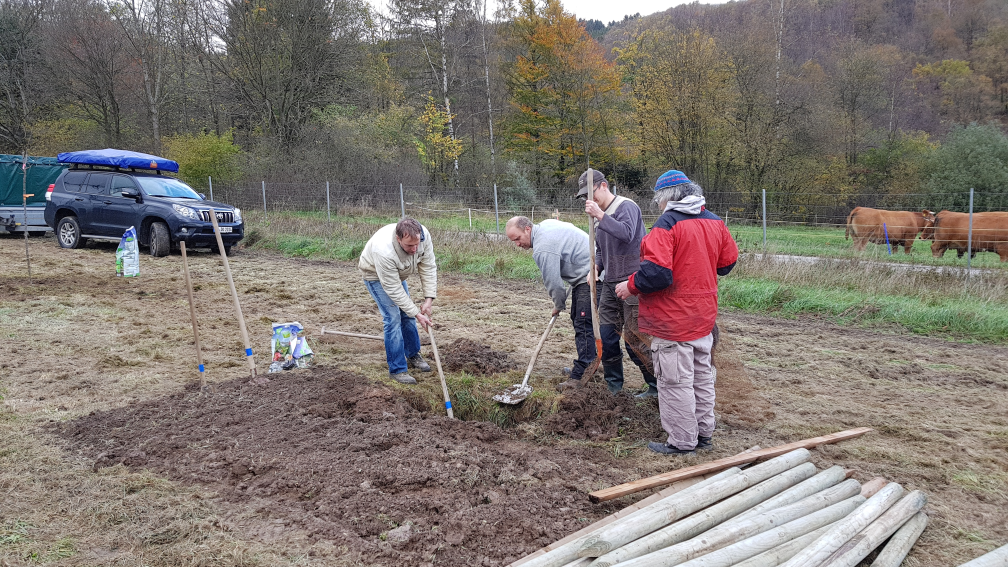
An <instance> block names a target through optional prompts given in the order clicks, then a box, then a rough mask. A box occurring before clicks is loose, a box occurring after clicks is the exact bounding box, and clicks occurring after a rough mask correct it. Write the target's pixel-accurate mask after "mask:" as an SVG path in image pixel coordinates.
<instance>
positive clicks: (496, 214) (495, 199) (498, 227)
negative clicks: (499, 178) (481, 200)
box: [494, 183, 500, 234]
mask: <svg viewBox="0 0 1008 567" xmlns="http://www.w3.org/2000/svg"><path fill="white" fill-rule="evenodd" d="M494 215H495V216H496V217H497V234H500V209H499V208H497V184H496V183H494Z"/></svg>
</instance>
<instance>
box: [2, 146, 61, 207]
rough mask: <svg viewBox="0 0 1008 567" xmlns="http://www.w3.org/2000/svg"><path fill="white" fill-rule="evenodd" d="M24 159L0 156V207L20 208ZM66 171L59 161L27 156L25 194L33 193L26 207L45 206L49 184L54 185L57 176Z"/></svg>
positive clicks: (50, 158)
mask: <svg viewBox="0 0 1008 567" xmlns="http://www.w3.org/2000/svg"><path fill="white" fill-rule="evenodd" d="M23 161H24V158H23V157H22V156H14V155H7V154H0V207H12V206H18V207H20V206H21V204H22V203H21V189H22V187H24V185H23V184H24V182H25V180H24V177H23V176H24V171H22V169H21V166H22V162H23ZM64 169H66V166H64V165H60V162H59V160H57V159H56V158H53V157H32V156H28V167H27V172H28V180H27V181H28V185H27V190H26V191H25V192H26V193H34V195H33V196H31V197H28V205H29V206H31V205H35V206H37V207H38V206H43V207H44V206H45V194H46V190H47V189H49V184H50V183H54V182H55V181H56V178H57V177H59V174H60V173H62V172H63V170H64Z"/></svg>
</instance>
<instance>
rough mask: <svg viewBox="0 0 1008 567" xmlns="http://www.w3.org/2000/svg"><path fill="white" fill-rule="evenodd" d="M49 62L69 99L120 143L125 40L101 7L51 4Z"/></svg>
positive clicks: (68, 0)
mask: <svg viewBox="0 0 1008 567" xmlns="http://www.w3.org/2000/svg"><path fill="white" fill-rule="evenodd" d="M54 20H55V25H54V26H53V30H52V31H53V33H52V43H53V45H54V46H55V48H56V50H55V53H54V55H55V57H53V61H52V65H53V67H55V68H56V69H57V70H58V72H59V74H60V76H61V77H62V78H63V85H64V87H65V89H66V91H67V92H68V93H69V95H70V97H71V98H73V99H74V100H76V101H77V103H78V104H79V105H80V108H81V109H82V110H83V111H84V113H85V114H86V115H87V116H88V117H89V118H91V119H92V120H94V121H95V122H96V123H98V125H99V126H100V127H101V129H102V130H103V131H104V133H105V142H106V143H107V144H108V145H111V146H119V145H120V144H121V143H122V118H123V116H122V114H123V113H122V108H121V107H122V91H123V89H124V87H125V86H126V84H125V83H126V81H127V79H128V78H129V76H128V73H126V69H127V66H128V60H127V58H126V57H125V40H124V38H123V34H122V30H121V28H120V27H119V26H118V25H116V24H115V22H113V21H112V18H111V16H110V15H109V13H108V11H107V10H106V9H105V6H104V5H102V4H101V3H100V2H98V1H96V0H84V1H80V0H62V1H61V2H59V3H58V4H57V6H56V8H55V18H54Z"/></svg>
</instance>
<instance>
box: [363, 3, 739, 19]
mask: <svg viewBox="0 0 1008 567" xmlns="http://www.w3.org/2000/svg"><path fill="white" fill-rule="evenodd" d="M368 1H369V2H371V5H372V6H375V7H377V8H378V10H379V11H380V12H382V13H385V12H386V9H385V4H386V0H368ZM721 1H726V0H715V1H712V0H702V1H701V3H702V4H719V3H721ZM562 2H563V6H564V9H565V10H566V11H568V12H571V13H573V14H574V15H575V16H577V17H578V18H579V19H582V20H601V21H602V22H603V23H605V24H608V23H609V22H612V21H619V20H622V19H623V16H632V15H634V14H636V13H638V12H639V13H640V15H642V16H647V15H648V14H653V13H655V12H661V11H664V10H667V9H669V8H671V7H672V6H677V5H679V4H688V3H689V0H562ZM495 4H496V2H495V1H494V0H490V5H489V8H490V11H491V13H492V11H493V9H494V7H495Z"/></svg>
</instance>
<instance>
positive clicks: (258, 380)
mask: <svg viewBox="0 0 1008 567" xmlns="http://www.w3.org/2000/svg"><path fill="white" fill-rule="evenodd" d="M210 222H211V223H213V230H214V236H216V237H217V250H219V251H220V256H221V260H222V261H223V262H224V273H225V274H226V275H227V281H228V287H230V288H231V297H232V298H233V299H234V307H235V316H237V317H238V328H239V329H241V334H242V340H243V341H244V343H245V358H246V360H248V364H249V372H250V374H251V375H252V383H253V384H259V385H262V384H266V383H268V382H269V380H267V379H266V377H265V376H257V375H256V365H255V358H254V357H253V355H252V343H251V342H249V336H248V329H246V328H245V316H244V315H242V308H241V303H239V302H238V292H237V291H236V290H235V285H234V278H232V277H231V265H230V264H228V259H227V252H225V251H224V239H222V238H221V232H220V226H218V225H217V211H215V210H214V209H213V208H212V207H211V209H210Z"/></svg>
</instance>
